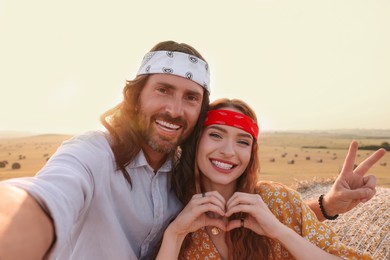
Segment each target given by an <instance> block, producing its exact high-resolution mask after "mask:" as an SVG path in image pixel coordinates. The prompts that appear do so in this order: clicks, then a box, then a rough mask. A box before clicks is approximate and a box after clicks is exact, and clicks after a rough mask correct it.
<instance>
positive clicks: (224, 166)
mask: <svg viewBox="0 0 390 260" xmlns="http://www.w3.org/2000/svg"><path fill="white" fill-rule="evenodd" d="M211 163H212V164H213V165H214V166H215V167H217V168H220V169H223V170H231V169H233V168H234V167H236V166H237V165H236V164H231V163H225V162H221V161H217V160H211Z"/></svg>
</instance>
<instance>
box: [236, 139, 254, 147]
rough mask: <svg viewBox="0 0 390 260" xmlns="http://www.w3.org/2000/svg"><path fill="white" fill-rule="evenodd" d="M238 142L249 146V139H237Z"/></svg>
mask: <svg viewBox="0 0 390 260" xmlns="http://www.w3.org/2000/svg"><path fill="white" fill-rule="evenodd" d="M238 143H239V144H242V145H245V146H250V145H251V144H250V142H249V141H245V140H240V141H238Z"/></svg>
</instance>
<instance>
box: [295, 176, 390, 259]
mask: <svg viewBox="0 0 390 260" xmlns="http://www.w3.org/2000/svg"><path fill="white" fill-rule="evenodd" d="M332 183H333V181H331V180H329V181H324V182H323V183H322V184H321V181H304V182H301V183H299V184H296V185H295V187H293V188H295V189H296V190H298V191H300V192H301V194H302V197H303V198H304V199H311V198H318V196H319V195H321V194H322V193H326V192H327V191H328V190H329V189H330V187H331V185H332ZM326 223H327V225H329V226H330V227H332V229H333V230H334V231H335V232H336V233H337V234H338V235H339V237H340V240H341V242H343V243H344V244H345V245H347V246H350V247H353V248H357V249H358V250H360V251H361V252H363V253H370V254H371V255H372V257H373V259H378V260H382V259H383V260H385V259H386V260H388V259H390V189H389V188H381V187H378V188H377V194H376V195H375V196H374V197H373V198H372V199H371V200H370V201H368V202H366V203H361V204H359V205H358V206H356V207H355V208H354V209H352V210H351V211H349V212H347V213H345V214H341V215H340V216H339V217H338V218H337V219H336V220H333V221H332V220H326Z"/></svg>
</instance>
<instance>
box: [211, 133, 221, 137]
mask: <svg viewBox="0 0 390 260" xmlns="http://www.w3.org/2000/svg"><path fill="white" fill-rule="evenodd" d="M209 136H211V137H214V138H221V136H220V135H219V134H216V133H210V134H209Z"/></svg>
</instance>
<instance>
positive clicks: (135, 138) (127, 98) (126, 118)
mask: <svg viewBox="0 0 390 260" xmlns="http://www.w3.org/2000/svg"><path fill="white" fill-rule="evenodd" d="M161 50H166V51H179V52H184V53H188V54H191V55H194V56H196V57H198V58H200V59H202V60H204V61H205V59H204V58H203V57H202V55H200V53H199V52H198V51H197V50H196V49H195V48H193V47H192V46H190V45H188V44H185V43H177V42H174V41H164V42H160V43H158V44H157V45H155V46H154V47H153V48H152V49H151V50H150V51H161ZM148 78H149V76H148V75H140V76H138V77H136V78H135V79H134V80H129V81H127V82H126V85H125V87H124V89H123V101H122V102H121V103H119V104H118V105H116V106H115V107H113V108H111V109H109V110H108V111H106V112H105V113H104V114H102V115H101V117H100V121H101V123H102V124H103V126H104V127H105V128H106V129H107V130H108V132H109V133H110V138H111V141H110V146H111V149H112V152H113V154H114V157H115V162H116V166H117V170H120V171H121V172H122V174H123V176H124V178H125V179H126V180H127V182H128V183H129V184H130V186H131V185H132V183H131V178H130V175H129V173H128V172H127V170H126V166H127V165H128V164H129V163H130V162H131V161H132V160H133V159H134V157H135V156H136V155H137V154H138V153H139V152H140V150H141V143H142V142H143V138H142V135H141V133H140V131H139V129H138V128H137V122H136V120H138V119H137V114H136V113H137V112H136V108H137V107H138V105H139V97H140V94H141V91H142V89H143V87H144V86H145V84H146V82H147V80H148ZM208 103H209V93H208V92H207V91H206V90H204V95H203V101H202V107H201V113H200V117H199V120H198V123H197V124H196V125H195V128H194V131H193V133H192V134H191V135H190V136H189V137H188V138H187V140H185V141H184V142H183V144H181V146H182V149H185V150H187V148H186V146H187V145H188V144H189V143H192V142H193V141H192V140H191V139H192V138H194V133H199V132H200V131H201V127H202V124H201V123H199V122H203V120H204V118H205V115H206V113H207V108H208ZM195 140H196V139H195ZM174 153H175V152H173V153H172V154H170V155H169V156H173V155H174Z"/></svg>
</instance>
